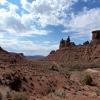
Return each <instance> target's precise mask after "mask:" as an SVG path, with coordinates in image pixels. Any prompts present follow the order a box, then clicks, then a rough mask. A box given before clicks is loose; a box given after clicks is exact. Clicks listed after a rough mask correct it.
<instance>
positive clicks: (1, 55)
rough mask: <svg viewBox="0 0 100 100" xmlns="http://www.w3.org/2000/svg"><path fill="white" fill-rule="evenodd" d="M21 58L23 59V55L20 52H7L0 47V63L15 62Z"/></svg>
mask: <svg viewBox="0 0 100 100" xmlns="http://www.w3.org/2000/svg"><path fill="white" fill-rule="evenodd" d="M22 60H24V55H23V54H22V53H13V52H8V51H6V50H4V49H3V48H2V47H0V63H6V62H10V63H16V62H20V61H22Z"/></svg>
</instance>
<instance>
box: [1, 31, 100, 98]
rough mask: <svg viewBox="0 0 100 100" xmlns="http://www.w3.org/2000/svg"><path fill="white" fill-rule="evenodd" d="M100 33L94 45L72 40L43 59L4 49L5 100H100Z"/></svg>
mask: <svg viewBox="0 0 100 100" xmlns="http://www.w3.org/2000/svg"><path fill="white" fill-rule="evenodd" d="M99 63H100V31H99V30H97V31H93V32H92V40H91V42H87V41H86V42H85V43H83V45H75V44H74V43H72V42H71V40H70V37H68V39H67V40H63V39H62V40H61V42H60V44H59V49H58V50H56V51H54V50H53V51H51V52H50V54H49V55H48V56H47V57H43V58H41V59H36V60H35V59H33V60H32V59H31V60H30V59H26V57H25V56H24V55H23V54H18V53H12V52H8V51H6V50H4V49H3V48H0V99H1V100H84V99H86V100H100V65H99Z"/></svg>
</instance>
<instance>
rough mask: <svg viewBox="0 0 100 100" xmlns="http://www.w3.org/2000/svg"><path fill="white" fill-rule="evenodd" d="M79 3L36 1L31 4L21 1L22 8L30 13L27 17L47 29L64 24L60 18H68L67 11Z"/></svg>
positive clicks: (60, 0)
mask: <svg viewBox="0 0 100 100" xmlns="http://www.w3.org/2000/svg"><path fill="white" fill-rule="evenodd" d="M77 1H78V0H34V1H33V2H32V3H29V2H28V0H21V4H22V8H23V9H24V10H26V11H27V12H29V14H26V16H30V17H31V21H33V22H34V21H35V22H36V21H37V23H39V24H40V25H41V26H42V27H45V26H46V25H48V24H49V25H58V24H63V21H62V20H61V19H60V18H59V17H67V11H69V10H70V8H71V6H72V5H73V4H74V3H76V2H77ZM23 16H24V15H23ZM23 18H25V16H24V17H22V20H23V21H24V19H23ZM32 18H33V20H32ZM34 19H37V20H34ZM64 21H65V20H64Z"/></svg>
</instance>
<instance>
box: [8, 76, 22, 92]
mask: <svg viewBox="0 0 100 100" xmlns="http://www.w3.org/2000/svg"><path fill="white" fill-rule="evenodd" d="M21 86H22V81H21V78H20V77H16V78H15V79H14V80H13V81H12V82H10V83H9V87H10V88H11V89H12V90H15V91H19V90H20V89H21Z"/></svg>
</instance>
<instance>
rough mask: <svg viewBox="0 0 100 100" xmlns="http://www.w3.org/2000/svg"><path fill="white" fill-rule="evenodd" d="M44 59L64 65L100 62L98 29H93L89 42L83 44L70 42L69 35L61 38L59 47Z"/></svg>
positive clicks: (99, 35)
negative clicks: (66, 37) (65, 38)
mask: <svg viewBox="0 0 100 100" xmlns="http://www.w3.org/2000/svg"><path fill="white" fill-rule="evenodd" d="M46 59H47V60H49V61H56V62H60V63H62V64H65V65H75V64H82V65H85V64H87V65H89V64H100V31H99V30H97V31H93V32H92V40H91V42H90V43H89V42H88V41H86V42H85V43H83V45H75V44H74V43H72V42H70V37H68V39H67V40H63V39H62V40H61V42H60V46H59V49H58V50H56V51H55V52H54V53H50V54H49V55H48V56H47V58H46Z"/></svg>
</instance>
